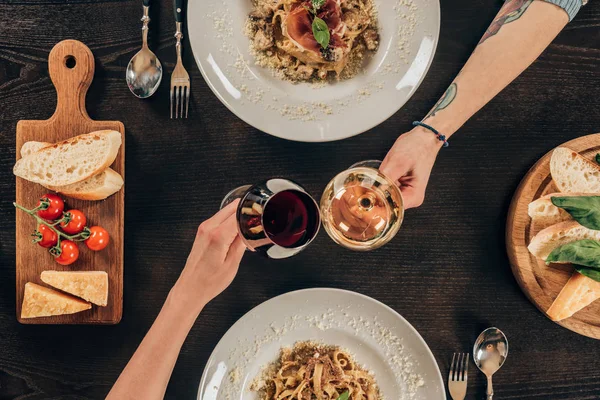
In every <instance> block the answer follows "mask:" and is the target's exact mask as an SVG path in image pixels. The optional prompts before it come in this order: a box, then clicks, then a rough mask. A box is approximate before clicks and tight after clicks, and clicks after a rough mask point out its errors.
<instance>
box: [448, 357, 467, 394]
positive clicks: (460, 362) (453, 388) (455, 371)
mask: <svg viewBox="0 0 600 400" xmlns="http://www.w3.org/2000/svg"><path fill="white" fill-rule="evenodd" d="M468 369H469V356H468V354H467V353H454V355H453V356H452V363H451V364H450V373H449V374H448V390H449V392H450V396H451V397H452V398H453V399H454V400H463V399H464V398H465V396H466V395H467V378H468Z"/></svg>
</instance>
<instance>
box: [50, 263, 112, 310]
mask: <svg viewBox="0 0 600 400" xmlns="http://www.w3.org/2000/svg"><path fill="white" fill-rule="evenodd" d="M40 278H41V279H42V282H44V283H46V284H48V285H50V286H53V287H55V288H57V289H60V290H62V291H63V292H67V293H70V294H72V295H75V296H77V297H81V298H82V299H84V300H87V301H89V302H91V303H94V304H96V305H99V306H103V307H105V306H106V304H107V299H108V274H107V273H106V272H104V271H43V272H42V275H41V276H40Z"/></svg>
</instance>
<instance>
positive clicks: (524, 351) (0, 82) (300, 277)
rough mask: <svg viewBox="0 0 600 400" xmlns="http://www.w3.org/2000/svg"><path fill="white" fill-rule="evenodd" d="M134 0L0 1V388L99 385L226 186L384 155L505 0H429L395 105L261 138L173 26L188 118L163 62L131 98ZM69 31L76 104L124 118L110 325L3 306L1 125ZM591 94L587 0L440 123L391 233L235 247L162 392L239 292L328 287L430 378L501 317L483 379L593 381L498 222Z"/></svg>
mask: <svg viewBox="0 0 600 400" xmlns="http://www.w3.org/2000/svg"><path fill="white" fill-rule="evenodd" d="M192 1H202V0H192ZM140 3H141V1H117V0H115V1H108V0H104V1H101V0H90V1H85V0H80V1H78V0H72V1H47V0H27V1H24V0H23V1H11V0H2V1H0V193H2V198H1V199H0V400H6V399H17V398H18V399H25V398H27V399H29V400H37V399H99V398H103V397H104V396H105V395H106V394H107V393H108V391H109V389H110V387H111V385H112V384H113V383H114V382H115V380H116V379H117V376H118V375H119V373H120V371H121V370H122V369H123V367H124V366H125V364H126V363H127V361H128V359H129V358H130V357H131V355H132V354H133V352H134V350H135V349H136V347H137V345H138V343H139V342H140V341H141V339H142V337H143V336H144V334H145V332H146V331H147V329H148V328H149V327H150V325H151V324H152V321H153V320H154V318H155V317H156V315H157V313H158V311H159V309H160V307H161V305H162V303H163V301H164V299H165V297H166V295H167V293H168V291H169V289H170V288H171V285H172V284H173V283H174V282H175V280H176V279H177V277H178V274H179V272H180V270H181V268H182V266H183V265H184V263H185V260H186V256H187V254H188V251H189V249H190V248H191V243H192V241H193V238H194V235H195V231H196V227H197V225H198V224H199V223H200V222H201V221H202V220H204V219H206V218H208V217H209V216H211V215H212V214H213V212H215V210H216V209H217V207H218V204H219V201H220V200H221V198H222V196H223V195H224V194H225V193H226V192H227V191H228V190H229V189H231V188H232V187H234V186H237V185H239V184H245V183H252V182H256V181H257V180H259V179H263V178H267V177H271V176H274V175H280V176H286V177H289V178H292V179H294V180H297V181H299V182H301V183H302V184H304V185H305V186H306V187H307V189H308V190H309V191H310V192H311V193H313V194H314V195H315V196H319V195H320V193H321V191H322V190H323V188H324V187H325V185H326V183H327V182H328V181H329V179H330V178H331V177H333V176H334V175H335V174H336V173H337V172H339V171H341V170H343V169H345V168H346V167H347V166H349V165H350V164H352V163H354V162H356V161H359V160H362V159H369V158H381V157H383V156H384V155H385V153H386V151H387V150H388V148H389V147H390V146H391V145H392V143H393V142H394V140H395V139H396V137H397V136H398V135H399V134H400V133H402V132H403V131H405V130H408V129H409V127H410V122H411V121H413V120H414V119H417V118H420V117H421V116H422V115H424V114H425V113H426V112H427V111H428V110H429V108H430V107H431V106H432V104H433V103H434V102H435V101H436V100H437V98H438V97H439V96H440V95H441V94H442V93H443V91H444V90H445V88H446V86H447V85H448V84H449V83H450V82H451V80H452V78H453V77H454V76H455V74H456V73H457V72H458V71H459V70H460V68H461V66H462V65H463V64H464V63H465V61H466V60H467V58H468V57H469V55H470V53H471V51H472V49H473V48H474V47H475V45H476V44H477V42H478V40H479V38H480V37H481V35H482V33H483V32H484V30H485V28H486V27H487V25H488V24H489V22H490V21H491V20H492V18H493V16H494V15H495V13H496V12H497V10H498V9H499V7H500V5H501V1H499V0H442V1H441V3H442V29H441V37H440V44H439V47H438V50H437V54H436V57H435V60H434V62H433V66H432V68H431V70H430V71H429V74H428V76H427V78H426V79H425V81H424V83H423V84H422V85H421V87H420V88H419V90H418V91H417V93H416V94H415V95H414V97H413V98H412V99H411V100H410V101H409V102H408V104H407V105H406V106H405V107H404V108H403V109H402V110H401V111H399V112H398V113H396V114H395V115H394V116H393V117H392V118H390V119H389V120H387V121H385V122H384V123H382V124H381V125H380V126H378V127H376V128H375V129H373V130H371V131H368V132H366V133H364V134H362V135H359V136H357V137H354V138H351V139H347V140H344V141H341V142H335V143H325V144H306V143H295V142H288V141H284V140H281V139H277V138H274V137H271V136H268V135H266V134H264V133H261V132H259V131H257V130H256V129H254V128H252V127H250V126H248V125H246V124H245V123H244V122H242V121H241V120H239V119H238V118H237V117H235V116H234V115H233V114H232V113H231V112H229V111H228V110H227V109H226V108H225V107H224V106H223V105H222V104H221V103H220V102H219V100H218V99H217V98H216V97H215V96H214V95H213V94H212V92H211V91H210V89H209V88H208V86H207V85H206V83H205V82H204V80H203V79H202V77H201V75H200V73H199V71H198V68H197V66H196V65H195V62H194V59H193V56H192V54H191V51H190V50H189V49H190V46H189V42H188V40H187V37H186V39H185V43H184V49H185V50H184V51H185V57H184V63H185V65H186V66H187V68H188V71H189V72H190V75H191V79H192V87H193V90H192V102H191V105H190V118H189V119H188V120H170V119H169V118H168V117H169V114H168V85H169V75H168V74H166V75H165V79H163V81H162V83H161V87H160V89H159V91H158V93H157V94H156V95H155V96H154V97H153V98H152V99H150V100H147V101H141V100H138V99H136V98H134V97H133V96H132V95H131V94H130V93H129V90H128V89H127V86H126V84H125V80H124V77H125V67H126V66H127V63H128V61H129V59H130V58H131V56H133V54H134V53H135V52H136V51H137V50H138V49H139V47H140V40H141V37H140V33H141V32H140V27H141V23H140V21H139V18H140V17H141V4H140ZM151 17H152V22H151V31H150V46H151V48H152V49H153V50H155V52H156V54H157V55H158V56H159V58H160V59H161V61H162V63H163V67H164V68H165V71H166V72H170V71H171V70H172V69H173V67H174V61H175V49H174V42H175V41H174V39H173V33H174V22H173V17H172V6H171V2H170V1H166V0H165V1H160V2H159V1H155V2H154V6H153V8H152V11H151ZM186 36H187V35H186ZM69 38H73V39H78V40H81V41H82V42H84V43H85V44H87V45H88V46H89V47H90V48H91V50H92V51H93V53H94V55H95V57H96V74H95V78H94V82H93V84H92V86H91V88H90V91H89V93H88V96H87V102H86V104H87V109H88V112H89V114H90V116H91V117H92V118H94V119H100V120H120V121H123V122H124V124H125V130H126V143H127V161H126V162H127V167H126V196H125V198H126V213H125V300H124V301H125V304H124V317H123V320H122V322H121V323H120V324H119V325H116V326H34V325H30V326H25V325H20V324H18V323H17V321H16V318H15V283H14V281H15V271H14V265H15V263H14V260H15V254H14V253H15V241H14V240H15V239H14V232H15V230H14V209H13V207H12V205H11V202H12V200H13V198H14V190H15V179H14V177H13V175H12V173H11V172H12V166H13V163H14V160H15V125H16V123H17V121H18V120H21V119H46V118H48V117H50V115H51V114H52V112H53V111H54V107H55V105H56V96H55V91H54V88H53V86H52V83H51V81H50V78H49V76H48V70H47V56H48V53H49V51H50V49H51V48H52V46H53V45H54V44H56V43H57V42H58V41H60V40H62V39H69ZM599 98H600V1H599V0H592V1H590V4H589V5H588V6H586V7H585V8H584V9H582V11H581V12H580V14H579V15H578V16H577V18H576V19H575V21H574V22H572V23H571V24H569V25H568V26H567V28H566V29H565V31H564V32H562V33H561V34H560V35H559V37H558V38H557V39H556V40H555V42H554V43H553V44H552V45H551V46H550V47H549V48H548V50H547V51H546V52H545V53H544V54H543V56H542V57H541V58H540V59H539V60H538V61H537V62H536V63H535V64H534V65H533V66H532V67H531V68H529V69H528V70H527V71H526V72H525V73H524V74H523V75H522V76H521V77H519V78H518V79H517V80H516V81H515V82H514V83H513V84H512V85H511V86H510V87H508V88H507V89H506V90H505V91H504V92H502V93H501V94H500V95H499V96H498V97H496V98H495V99H494V100H493V101H492V102H491V103H490V104H489V105H488V106H487V107H485V108H484V109H483V110H482V111H481V112H480V113H479V114H477V115H476V116H475V117H474V118H472V119H471V120H470V121H469V122H468V123H467V124H466V125H465V126H464V127H463V128H462V129H461V131H460V132H459V133H458V134H457V135H456V136H454V137H453V138H452V146H451V147H450V148H449V149H445V150H443V151H442V152H441V154H440V157H439V159H438V162H437V164H436V166H435V168H434V171H433V175H432V178H431V182H430V185H429V190H428V192H427V199H426V201H425V204H424V205H423V206H422V207H421V208H419V209H417V210H411V211H409V212H408V214H407V218H406V221H405V224H404V226H403V228H402V230H401V232H400V234H399V235H398V236H397V237H396V238H395V240H394V241H392V242H391V243H390V244H388V245H387V246H385V247H384V248H382V249H379V250H377V251H374V252H371V253H366V254H356V253H353V252H350V251H348V250H345V249H343V248H341V247H338V246H336V245H335V244H334V243H333V242H332V241H331V240H330V239H329V238H328V237H327V235H326V234H325V233H324V232H321V233H322V234H321V235H320V236H319V237H318V239H317V240H316V241H315V243H314V244H313V245H312V246H311V247H310V248H309V249H308V250H306V251H305V252H303V253H301V254H300V255H298V256H297V257H294V258H292V259H289V260H285V261H280V262H275V261H270V260H266V259H263V258H260V257H258V256H255V255H252V254H248V255H246V256H245V257H244V260H243V261H242V266H241V268H240V272H239V274H238V276H237V278H236V280H235V281H234V283H233V284H232V285H231V287H230V288H229V289H228V290H227V291H226V292H225V293H223V294H222V295H221V296H219V297H218V298H217V299H215V300H214V301H213V302H211V303H210V304H209V305H208V306H207V307H206V309H205V310H204V312H203V313H202V315H201V316H200V318H199V319H198V321H197V323H196V325H195V326H194V328H193V330H192V331H191V333H190V336H189V337H188V340H187V341H186V343H185V345H184V346H183V349H182V352H181V355H180V357H179V360H178V362H177V365H176V367H175V371H174V373H173V377H172V379H171V383H170V385H169V388H168V391H167V396H166V398H168V399H194V398H196V392H197V389H198V382H199V378H200V375H201V374H202V370H203V368H204V364H205V362H206V360H207V359H208V357H209V355H210V353H211V351H212V349H213V348H214V346H215V345H216V344H217V342H218V340H219V339H220V337H221V336H222V335H223V334H224V333H225V332H226V330H227V329H228V328H229V327H230V326H231V325H232V324H233V323H234V322H235V321H236V320H237V319H238V318H240V317H241V316H242V315H243V314H244V313H246V312H247V311H248V310H250V309H251V308H252V307H254V306H256V305H258V304H260V303H261V302H263V301H265V300H267V299H269V298H271V297H273V296H277V295H279V294H282V293H285V292H288V291H291V290H296V289H303V288H310V287H323V286H325V287H337V288H343V289H349V290H355V291H358V292H360V293H364V294H366V295H368V296H372V297H374V298H376V299H378V300H380V301H382V302H384V303H386V304H388V305H389V306H391V307H392V308H394V309H395V310H396V311H398V312H399V313H400V314H402V315H403V316H404V317H406V318H407V319H408V321H410V322H411V323H412V324H413V325H414V327H415V328H416V329H417V330H418V331H419V332H420V333H421V335H422V336H423V337H424V339H425V341H426V342H427V343H428V344H429V346H430V347H431V350H432V351H433V353H434V354H435V356H436V358H437V360H438V363H439V365H440V368H441V370H442V375H443V376H444V377H446V375H447V371H448V364H449V360H450V358H451V356H452V353H453V352H455V351H469V350H470V349H471V346H472V343H473V341H474V339H475V338H476V336H477V334H478V333H479V332H480V330H482V328H485V327H488V326H491V325H495V326H498V327H500V328H501V329H502V330H503V331H504V332H505V333H506V335H507V336H508V338H509V339H510V355H509V357H508V360H507V362H506V364H505V366H504V367H503V369H502V370H501V371H500V372H499V373H498V374H497V375H496V376H495V377H494V381H495V382H494V383H495V388H496V392H497V396H496V398H498V399H598V398H600V368H598V367H600V342H597V341H595V340H592V339H589V338H585V337H582V336H579V335H577V334H575V333H572V332H570V331H568V330H566V329H564V328H562V327H560V326H558V325H556V324H554V323H553V322H551V321H550V320H548V319H547V318H546V317H545V316H544V315H542V313H540V312H539V311H538V310H537V309H536V308H535V307H534V306H533V305H532V304H530V303H529V301H528V300H527V299H526V298H525V296H524V295H523V294H522V292H521V290H520V289H519V287H518V286H517V283H516V281H515V279H514V278H513V276H512V273H511V270H510V266H509V263H508V259H507V256H506V251H505V242H504V238H503V235H504V226H505V220H506V213H507V209H508V206H509V202H510V200H511V196H512V194H513V192H514V190H515V189H516V187H517V185H518V183H519V180H520V179H521V177H522V176H523V175H524V174H525V172H526V171H527V170H528V168H529V167H530V166H531V165H533V163H534V162H535V161H536V160H537V159H538V158H539V157H540V156H542V155H543V154H544V153H545V152H547V151H548V150H550V149H551V148H553V147H554V146H557V145H559V144H561V143H563V142H565V141H567V140H569V139H573V138H576V137H578V136H581V135H585V134H589V133H595V132H600V100H599ZM21 289H22V288H19V290H21ZM470 371H471V375H470V379H469V398H472V399H474V398H483V396H484V393H485V388H484V386H485V381H484V378H483V375H481V374H477V373H476V368H475V366H474V365H473V364H471V366H470Z"/></svg>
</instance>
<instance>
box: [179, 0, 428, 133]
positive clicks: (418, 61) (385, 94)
mask: <svg viewBox="0 0 600 400" xmlns="http://www.w3.org/2000/svg"><path fill="white" fill-rule="evenodd" d="M374 1H375V4H376V7H377V10H378V14H379V17H378V18H379V25H380V29H379V30H380V46H379V50H378V51H377V53H376V54H375V56H374V57H373V58H372V59H371V60H370V61H369V63H368V65H367V66H366V70H365V73H364V74H362V75H359V76H357V77H355V78H353V79H350V80H347V81H343V82H339V83H336V84H331V85H327V86H324V87H320V88H317V87H315V85H311V84H296V85H294V84H292V83H289V82H283V81H281V80H279V79H277V78H275V77H274V76H272V73H271V72H270V71H269V70H267V69H265V68H262V67H259V66H256V65H254V60H253V57H252V55H251V54H250V51H249V39H248V38H247V37H246V36H245V35H244V32H243V30H244V25H245V21H246V17H247V15H248V13H249V12H250V11H251V0H193V1H190V2H189V5H188V12H187V21H188V25H187V26H188V32H189V35H190V42H191V44H192V50H193V51H194V57H195V58H196V62H197V63H198V67H199V68H200V71H201V72H202V75H203V76H204V79H205V80H206V82H208V85H209V86H210V88H211V89H212V91H213V92H214V93H215V94H216V95H217V97H218V98H219V99H220V100H221V101H222V102H223V104H225V106H227V108H229V109H230V110H231V111H232V112H233V113H235V114H236V115H237V116H238V117H240V118H241V119H243V120H244V121H246V122H247V123H249V124H250V125H252V126H254V127H256V128H257V129H260V130H262V131H264V132H266V133H269V134H271V135H274V136H278V137H281V138H284V139H289V140H296V141H301V142H327V141H332V140H339V139H344V138H347V137H350V136H354V135H357V134H359V133H361V132H364V131H366V130H368V129H371V128H373V127H374V126H376V125H378V124H380V123H381V122H383V121H385V120H386V119H388V118H389V117H390V116H392V115H393V114H394V113H395V112H396V111H398V110H399V109H400V107H402V106H403V105H404V104H405V103H406V102H407V101H408V99H410V97H411V96H412V94H413V93H414V92H415V91H416V90H417V88H418V87H419V85H420V84H421V81H422V80H423V78H424V77H425V74H426V73H427V71H428V69H429V66H430V65H431V62H432V60H433V56H434V53H435V49H436V47H437V42H438V37H439V29H440V5H439V0H374ZM408 122H409V121H407V129H408Z"/></svg>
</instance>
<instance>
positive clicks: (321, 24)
mask: <svg viewBox="0 0 600 400" xmlns="http://www.w3.org/2000/svg"><path fill="white" fill-rule="evenodd" d="M312 30H313V35H314V36H315V40H316V41H317V43H319V44H320V45H321V47H323V48H324V49H326V48H327V46H329V41H330V40H331V35H330V34H329V27H328V26H327V23H326V22H325V21H323V20H322V19H321V18H319V17H315V19H314V20H313V23H312Z"/></svg>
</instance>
